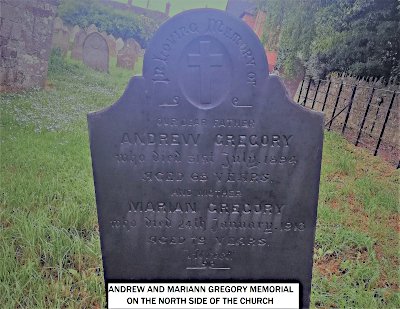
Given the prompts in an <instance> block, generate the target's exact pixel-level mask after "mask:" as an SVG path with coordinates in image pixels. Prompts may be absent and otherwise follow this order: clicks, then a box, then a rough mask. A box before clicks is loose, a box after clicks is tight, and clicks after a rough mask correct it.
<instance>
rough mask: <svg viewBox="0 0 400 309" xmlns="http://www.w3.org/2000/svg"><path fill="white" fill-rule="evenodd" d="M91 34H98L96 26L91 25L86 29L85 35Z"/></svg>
mask: <svg viewBox="0 0 400 309" xmlns="http://www.w3.org/2000/svg"><path fill="white" fill-rule="evenodd" d="M93 32H98V30H97V27H96V25H94V24H91V25H90V26H89V27H88V28H87V29H86V33H87V34H91V33H93Z"/></svg>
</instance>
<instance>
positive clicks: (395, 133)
mask: <svg viewBox="0 0 400 309" xmlns="http://www.w3.org/2000/svg"><path fill="white" fill-rule="evenodd" d="M342 77H343V76H342ZM342 77H340V76H338V78H334V79H330V80H313V79H312V78H310V77H306V78H305V79H304V80H303V81H302V83H301V85H300V86H299V89H298V91H297V94H296V96H295V97H297V103H299V104H301V105H303V106H305V107H308V108H310V109H313V110H318V111H321V112H323V113H324V114H325V118H326V123H325V127H326V129H327V130H328V131H329V130H334V131H337V132H340V133H341V134H342V135H344V136H345V137H346V138H347V139H348V140H349V141H351V142H353V143H354V144H355V145H356V146H358V145H362V146H364V147H366V148H368V149H370V150H371V152H372V153H373V154H374V155H375V156H376V155H381V156H383V157H384V158H385V159H386V160H388V161H389V162H391V163H392V164H395V165H396V166H397V168H399V167H400V161H399V158H400V145H399V135H400V134H399V133H400V132H399V123H400V114H399V108H400V104H399V101H400V92H399V90H400V87H399V85H398V83H397V82H394V81H392V82H391V83H389V85H388V84H386V85H384V84H382V83H381V84H380V85H376V86H375V84H379V83H373V86H371V83H370V82H369V81H368V82H367V81H365V80H364V79H362V80H360V79H357V78H347V79H346V78H342ZM376 81H377V80H376ZM376 81H375V82H376Z"/></svg>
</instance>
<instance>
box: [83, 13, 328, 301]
mask: <svg viewBox="0 0 400 309" xmlns="http://www.w3.org/2000/svg"><path fill="white" fill-rule="evenodd" d="M267 68H268V66H267V60H266V57H265V53H264V48H263V47H262V45H261V44H260V42H259V40H258V38H257V37H256V35H255V34H254V33H253V32H252V30H251V29H250V28H248V26H247V25H246V24H244V23H243V22H242V21H241V20H239V19H236V18H234V17H231V16H229V15H227V14H226V13H225V12H222V11H218V10H211V9H201V10H193V11H187V12H185V13H182V14H179V15H177V16H175V17H173V18H171V19H170V20H168V21H167V22H166V23H165V24H164V25H162V26H161V27H160V29H159V30H158V31H157V33H156V34H155V35H154V37H153V39H152V41H151V42H150V44H149V47H148V49H147V50H146V54H145V57H144V69H143V77H139V76H136V77H133V78H132V79H131V81H130V82H129V85H128V87H127V89H126V90H125V93H124V94H123V96H122V97H121V98H120V99H119V100H118V101H117V102H116V103H115V104H114V105H112V106H111V107H109V108H107V109H105V110H103V111H100V112H96V113H91V114H89V116H88V121H89V131H90V144H91V153H92V163H93V173H94V182H95V189H96V200H97V211H98V219H99V226H100V236H101V245H102V255H103V265H104V275H105V280H106V282H111V281H121V280H124V281H126V280H128V281H132V282H135V281H136V282H138V281H143V280H154V281H157V280H175V281H182V282H185V281H191V280H200V281H201V280H204V281H207V280H221V281H252V280H259V281H262V280H265V281H268V280H273V281H280V282H290V281H293V282H300V284H301V289H302V300H301V302H302V306H303V307H308V306H309V295H310V290H311V275H312V255H313V244H314V235H315V225H316V213H317V201H318V187H319V175H320V164H321V152H322V140H323V118H322V115H321V114H320V113H316V112H313V111H309V110H306V109H304V108H303V107H301V106H299V105H296V104H294V103H293V102H292V101H291V99H289V98H288V96H287V94H286V90H285V88H284V86H283V85H282V83H281V82H280V80H279V78H277V77H276V76H272V75H271V76H270V75H268V71H267Z"/></svg>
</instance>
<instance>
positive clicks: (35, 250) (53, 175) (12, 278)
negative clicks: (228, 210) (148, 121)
mask: <svg viewBox="0 0 400 309" xmlns="http://www.w3.org/2000/svg"><path fill="white" fill-rule="evenodd" d="M114 61H115V60H114ZM140 70H141V68H140V66H138V67H137V68H136V71H137V72H140ZM130 76H131V72H129V71H126V70H121V69H117V68H115V67H114V66H113V65H112V66H111V73H110V75H106V74H101V73H97V72H94V71H91V70H89V69H86V68H84V67H83V66H82V65H81V64H79V63H77V62H73V61H72V60H67V61H64V60H62V59H61V58H60V57H58V56H56V55H53V56H52V58H51V63H50V73H49V83H48V85H47V87H46V89H45V90H42V91H38V90H36V91H29V92H25V93H20V94H2V95H1V96H0V99H1V135H0V148H1V151H0V154H1V157H0V161H1V162H0V164H1V170H0V175H1V178H0V185H1V186H0V190H1V191H0V260H1V262H0V291H1V293H0V304H1V307H2V308H96V307H97V308H98V307H104V302H105V294H104V291H103V280H102V270H101V253H100V244H99V235H98V227H97V217H96V206H95V199H94V190H93V181H92V172H91V163H90V154H89V146H88V134H87V125H86V113H87V112H89V111H94V110H99V109H100V108H102V107H105V106H108V105H110V104H111V103H112V102H114V101H115V100H116V99H117V98H118V97H119V96H120V95H121V93H122V91H123V89H124V88H125V86H126V84H127V81H128V79H129V77H130ZM322 164H323V168H322V177H321V187H320V202H319V210H318V226H317V235H316V247H315V257H314V258H315V261H314V278H313V290H312V301H311V304H312V307H318V308H319V307H323V308H349V307H352V308H400V296H399V272H398V269H399V255H398V252H399V240H398V236H399V232H400V229H399V223H398V222H399V214H398V211H399V191H398V188H399V171H396V170H395V169H394V168H393V167H392V166H390V165H389V164H387V163H386V162H384V161H383V160H381V159H380V158H376V157H373V156H371V155H370V154H368V152H367V151H364V150H363V149H361V148H355V147H354V146H353V145H351V144H349V143H348V142H346V141H345V140H344V139H343V138H342V137H340V136H339V135H337V134H335V133H326V135H325V144H324V155H323V163H322Z"/></svg>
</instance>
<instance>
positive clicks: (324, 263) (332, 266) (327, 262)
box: [314, 254, 342, 278]
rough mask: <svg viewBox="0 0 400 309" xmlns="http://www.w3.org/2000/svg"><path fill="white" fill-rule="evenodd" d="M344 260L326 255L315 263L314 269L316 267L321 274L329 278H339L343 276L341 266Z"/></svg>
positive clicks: (332, 255)
mask: <svg viewBox="0 0 400 309" xmlns="http://www.w3.org/2000/svg"><path fill="white" fill-rule="evenodd" d="M341 263H342V260H341V259H340V258H339V257H338V256H336V255H334V254H330V255H324V256H323V257H322V258H320V259H318V260H317V261H315V263H314V267H316V268H317V269H318V271H319V273H320V274H321V275H322V276H324V277H327V278H330V277H332V276H333V275H337V276H339V275H340V274H341V271H340V264H341Z"/></svg>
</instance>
